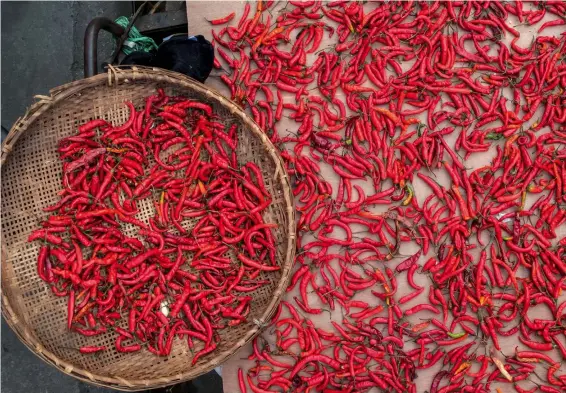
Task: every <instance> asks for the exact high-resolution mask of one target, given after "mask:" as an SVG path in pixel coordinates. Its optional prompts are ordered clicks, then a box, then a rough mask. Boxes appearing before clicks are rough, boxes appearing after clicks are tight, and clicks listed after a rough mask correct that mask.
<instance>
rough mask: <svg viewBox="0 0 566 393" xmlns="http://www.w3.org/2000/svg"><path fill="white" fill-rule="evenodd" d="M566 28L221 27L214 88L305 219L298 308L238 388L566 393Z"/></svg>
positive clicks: (499, 14) (340, 23) (429, 14)
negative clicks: (287, 183) (260, 146)
mask: <svg viewBox="0 0 566 393" xmlns="http://www.w3.org/2000/svg"><path fill="white" fill-rule="evenodd" d="M564 15H566V3H564V2H563V1H547V2H532V3H526V2H524V3H523V2H507V1H505V2H499V1H473V2H472V1H469V2H463V1H453V2H439V1H430V2H413V1H407V2H405V1H383V2H365V3H364V2H347V1H331V2H319V1H289V2H274V1H267V2H265V1H260V2H257V3H253V5H250V4H246V5H245V10H244V13H243V14H241V13H240V14H239V15H237V16H236V17H235V18H234V17H233V15H232V14H231V15H229V16H228V17H226V18H225V19H219V20H216V21H215V22H214V23H213V24H215V25H216V26H214V30H213V31H212V35H213V37H214V44H215V47H216V50H217V53H218V55H219V57H218V59H217V61H216V62H215V64H216V67H217V68H218V69H219V70H224V71H225V72H224V73H222V71H220V72H221V73H222V75H221V76H220V78H221V80H222V81H223V82H224V83H225V85H226V86H227V87H228V89H229V90H230V92H231V95H232V98H233V99H234V100H236V101H237V102H239V103H240V104H241V105H242V106H243V107H247V108H249V109H250V111H251V113H252V114H253V116H254V118H255V120H256V121H257V122H258V123H259V124H260V126H261V127H262V128H263V129H264V130H265V132H266V133H267V135H269V136H270V138H271V140H272V141H273V142H274V144H275V145H277V146H278V147H279V148H280V150H281V152H282V155H283V157H284V159H285V160H286V164H287V167H288V170H289V172H290V173H291V174H292V176H293V180H294V194H295V196H296V201H297V205H298V207H297V210H298V212H299V213H300V214H299V222H298V230H299V237H298V239H299V241H298V250H297V255H298V256H297V263H296V267H295V269H296V270H295V274H294V275H293V277H292V281H291V285H290V291H295V290H296V288H298V296H289V297H288V302H284V303H283V304H282V305H281V307H280V309H279V313H278V314H277V315H276V317H275V318H274V320H273V326H272V327H271V328H270V329H268V333H271V334H272V337H274V339H273V340H272V342H268V341H269V339H270V337H268V339H267V341H266V339H263V338H259V339H257V340H256V341H255V342H254V345H253V353H252V354H251V355H250V357H249V358H250V359H251V360H252V361H253V362H254V366H253V367H252V368H250V369H243V370H240V372H239V373H238V375H239V386H240V389H241V391H242V392H246V391H248V389H251V391H253V392H254V393H265V392H327V393H334V392H350V393H353V392H364V391H367V390H369V389H370V388H376V390H380V391H387V392H417V391H419V392H424V391H428V392H430V393H447V392H490V391H494V390H492V389H495V390H497V391H499V392H501V391H505V392H508V391H512V390H515V391H517V392H519V393H522V392H535V391H541V392H564V391H566V375H565V373H564V361H565V360H566V340H565V339H566V337H565V334H566V330H565V329H566V301H565V295H564V292H563V291H564V290H565V289H566V239H565V238H564V237H562V238H561V237H560V236H563V234H564V229H565V222H566V197H565V195H566V148H565V144H566V128H565V125H566V95H565V93H564V92H565V90H566V64H565V58H566V48H565V45H566V32H565V29H564V26H565V19H564ZM543 18H545V20H549V21H548V22H541V20H542V19H543ZM223 22H226V23H227V25H224V26H218V25H219V24H221V23H223ZM553 27H554V30H552V28H553ZM556 27H559V28H558V29H556ZM524 28H529V30H530V31H531V32H537V31H538V33H537V34H538V35H535V36H534V37H533V39H532V40H528V41H527V42H524V40H523V41H521V40H520V38H521V33H520V32H519V30H521V29H524ZM550 31H553V33H552V34H551V33H550ZM556 31H558V32H557V33H556ZM547 33H548V34H549V35H545V34H547ZM323 42H332V43H331V44H330V45H326V44H321V43H323ZM281 123H285V126H281ZM477 157H482V158H481V160H482V161H480V162H481V165H476V166H472V165H471V163H472V162H474V161H473V160H474V159H475V162H476V163H477V162H478V161H477ZM486 157H487V158H486ZM335 179H337V181H334V180H335ZM415 244H416V245H417V246H418V248H416V249H413V251H412V252H410V253H409V252H406V251H405V250H407V248H408V246H410V245H413V247H415ZM401 280H402V281H403V282H405V281H406V282H408V286H409V287H410V290H407V289H406V288H399V285H398V282H400V281H401ZM368 294H369V295H368ZM401 294H402V295H401ZM534 310H537V313H538V314H539V317H536V318H533V317H532V315H533V311H534ZM529 311H530V312H529ZM541 311H542V312H541ZM540 315H543V316H542V317H541V316H540ZM323 320H325V321H328V322H327V323H326V325H329V326H331V329H329V328H328V327H324V328H321V321H323ZM510 340H511V341H510ZM503 341H505V342H507V343H509V342H511V343H512V346H511V348H515V347H516V350H515V351H512V350H511V351H509V350H504V349H503V348H502V345H501V342H503ZM506 348H509V346H507V347H506ZM429 368H430V369H434V370H437V373H436V374H435V377H434V378H433V379H432V383H428V384H424V383H422V382H421V383H420V385H419V386H418V387H417V384H419V380H418V379H417V377H418V375H419V373H422V372H423V371H421V370H423V369H429ZM423 382H425V381H423ZM498 386H499V387H498ZM496 387H497V389H496ZM500 389H501V390H500Z"/></svg>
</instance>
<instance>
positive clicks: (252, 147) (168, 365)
mask: <svg viewBox="0 0 566 393" xmlns="http://www.w3.org/2000/svg"><path fill="white" fill-rule="evenodd" d="M159 87H160V88H163V89H164V90H165V92H166V93H167V94H169V95H185V96H187V97H190V98H195V99H198V100H201V101H204V102H208V103H210V104H211V105H212V106H213V108H214V113H215V114H216V115H218V116H219V118H220V120H221V121H223V122H225V123H236V124H238V125H239V129H238V136H239V144H238V151H237V155H238V160H239V162H240V163H245V162H249V161H253V162H254V163H256V164H257V165H258V166H259V167H260V168H261V169H262V172H263V176H264V180H265V184H266V187H267V189H268V190H269V192H270V193H271V195H272V196H273V203H272V205H271V206H270V207H269V208H268V209H267V210H266V211H265V212H264V220H265V221H266V222H272V223H277V224H279V226H278V228H276V229H274V230H273V234H274V238H275V240H276V243H277V254H276V256H277V263H278V264H279V265H280V266H283V264H285V263H286V259H289V258H288V255H289V242H288V239H289V238H290V233H289V229H288V228H289V215H288V211H289V210H288V205H289V203H290V202H289V198H286V194H285V193H286V192H288V190H285V189H284V182H283V181H282V180H281V178H282V175H283V174H282V173H279V172H280V171H276V165H277V164H276V160H275V159H274V157H273V155H272V154H270V153H269V151H268V147H267V146H266V145H265V143H264V142H263V141H262V139H261V138H260V137H259V136H258V135H257V134H256V133H255V132H254V131H253V130H252V129H251V128H250V127H249V126H248V123H246V121H244V120H243V118H242V117H241V116H240V114H237V113H233V111H231V110H230V108H228V107H226V106H224V105H223V104H222V103H221V102H220V101H219V100H218V99H216V98H215V96H214V95H211V94H203V93H202V92H199V91H195V90H193V89H190V88H188V87H187V86H182V85H178V84H175V83H171V82H155V81H154V80H135V81H129V83H122V84H120V85H118V86H108V84H106V83H99V84H98V85H95V86H90V87H88V88H86V89H82V90H81V91H80V93H75V94H73V95H70V96H68V97H66V98H65V99H64V100H61V101H59V102H57V103H55V104H54V105H52V106H51V107H50V108H48V109H47V110H46V111H44V112H43V113H41V114H40V115H39V117H38V118H37V119H36V120H35V121H33V122H32V123H31V124H30V125H29V126H27V129H25V132H23V133H22V135H21V137H20V138H19V139H18V140H17V142H16V143H15V144H14V146H13V150H12V151H11V152H10V153H9V155H8V156H7V157H6V160H5V162H4V165H3V167H2V177H3V182H2V183H3V184H2V191H1V196H2V201H1V203H2V242H3V251H4V253H6V254H5V256H6V257H5V258H3V259H4V260H3V264H2V291H3V296H4V297H5V299H4V300H5V301H7V302H8V303H9V305H10V307H11V309H12V311H13V314H14V315H13V317H14V318H15V319H16V320H17V322H16V321H12V322H16V323H12V326H14V327H15V328H16V330H20V331H19V332H18V333H20V336H24V337H25V336H26V335H29V336H30V337H27V341H28V342H27V344H28V345H29V346H30V347H31V348H32V349H34V347H35V348H36V349H37V348H41V347H43V348H45V349H46V350H47V351H48V352H50V353H51V354H52V355H53V357H54V358H53V359H49V356H48V360H52V361H53V362H55V363H57V360H60V361H63V362H64V363H67V364H66V365H65V364H63V365H62V366H63V367H61V366H60V368H65V367H66V368H67V371H69V366H71V367H72V368H73V369H74V371H75V372H78V373H79V374H82V375H87V376H88V373H91V374H94V375H96V376H100V377H102V379H105V378H110V379H114V378H117V379H118V380H120V379H124V380H127V381H128V383H127V384H126V385H128V384H130V383H131V384H136V383H138V382H136V381H144V382H140V383H143V384H144V385H146V384H147V383H148V381H153V382H152V383H151V384H152V385H154V386H158V385H160V383H158V382H156V380H161V384H167V383H168V382H169V380H170V379H176V380H180V379H183V380H185V379H191V378H194V377H196V376H198V375H199V374H202V373H204V372H207V371H209V370H210V369H211V368H213V367H215V366H216V365H217V364H218V363H220V362H221V361H222V360H224V358H226V356H227V355H228V354H229V353H230V352H234V351H235V350H236V349H237V348H238V347H240V346H242V345H243V344H245V342H246V341H248V340H249V339H250V338H251V336H250V335H249V332H250V331H251V330H254V329H255V330H257V327H256V326H255V324H254V322H253V321H254V319H259V320H262V318H265V317H266V316H268V315H267V314H268V313H270V312H271V311H273V310H268V308H269V306H270V304H272V300H273V298H274V292H275V291H276V290H277V288H280V290H282V288H281V285H280V284H281V281H282V280H283V279H284V277H283V276H284V275H286V274H287V273H288V269H285V270H283V269H282V270H281V271H278V272H269V273H262V275H260V277H259V278H260V279H266V280H269V282H270V283H269V284H268V285H266V286H263V287H262V288H260V289H259V290H257V291H255V292H253V293H252V294H251V295H252V296H253V297H254V301H253V303H252V309H251V312H250V314H249V317H248V321H249V322H248V323H245V324H241V325H239V326H236V327H231V328H227V329H224V330H222V331H220V334H221V338H222V341H221V342H220V344H219V346H218V349H217V350H216V351H214V352H212V353H211V354H209V355H207V356H205V357H203V358H202V359H201V360H199V362H198V363H197V364H196V365H195V366H194V367H191V366H190V364H191V359H192V357H193V353H191V352H190V351H189V349H188V346H187V342H186V341H185V340H183V341H181V340H180V339H178V338H176V339H175V342H174V345H173V349H172V352H171V355H170V356H169V357H167V358H160V357H157V356H155V355H153V354H151V353H150V352H148V351H147V350H142V351H141V352H139V353H135V354H120V353H118V352H116V351H115V350H114V349H113V348H114V340H115V333H113V332H111V331H110V332H108V333H106V334H104V335H100V336H97V337H84V336H82V335H80V334H77V333H71V332H69V331H68V330H67V328H66V305H67V298H66V297H64V298H60V297H56V296H55V295H53V294H52V293H51V290H50V288H49V286H48V285H47V284H46V283H44V282H43V281H42V280H41V279H40V278H39V276H38V275H37V272H36V258H37V252H38V249H39V245H38V244H37V242H34V243H28V242H27V237H28V235H29V233H30V232H31V231H32V230H33V229H35V228H37V227H38V225H39V223H40V222H41V221H42V220H44V219H46V218H47V217H48V213H45V212H43V211H42V208H43V207H44V206H47V205H50V204H52V203H55V202H56V201H58V199H59V197H58V195H57V192H58V191H59V190H60V189H61V162H60V160H59V158H58V154H57V144H58V141H59V140H60V139H61V138H63V137H66V136H69V135H71V134H74V133H75V132H76V128H77V126H79V125H80V124H83V123H85V122H86V121H88V120H91V119H94V118H103V119H105V120H107V121H110V122H112V123H113V124H114V125H118V124H122V123H123V122H125V121H126V120H127V118H128V116H129V111H128V109H127V107H126V106H125V105H124V101H126V100H128V101H131V102H132V103H133V104H134V105H135V106H136V108H137V109H139V108H140V107H142V106H143V105H144V98H145V97H146V96H148V95H150V94H153V93H154V92H155V89H156V88H159ZM139 207H140V213H139V214H138V215H137V216H136V217H137V218H138V219H141V220H142V221H146V220H147V218H149V217H150V216H152V215H153V214H154V212H153V206H152V204H151V203H147V204H145V206H142V204H140V206H139ZM146 222H147V221H146ZM291 262H292V261H291ZM271 308H273V305H272V306H271ZM126 320H127V318H124V319H123V322H121V323H125V322H126ZM9 322H10V321H9ZM121 323H119V325H120V324H121ZM24 331H25V332H24ZM24 341H26V339H24ZM84 345H107V346H108V348H111V350H108V351H104V352H102V353H99V354H95V355H83V354H81V353H79V352H78V350H77V349H78V348H79V347H81V346H84ZM199 349H200V348H199V346H196V348H195V350H196V351H198V350H199ZM83 371H84V372H86V373H84V374H83ZM95 379H96V378H95ZM171 383H172V382H171Z"/></svg>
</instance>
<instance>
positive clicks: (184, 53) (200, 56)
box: [121, 35, 214, 82]
mask: <svg viewBox="0 0 566 393" xmlns="http://www.w3.org/2000/svg"><path fill="white" fill-rule="evenodd" d="M213 62H214V49H213V48H212V45H211V44H210V42H209V41H207V40H206V39H205V38H204V37H203V36H202V35H197V36H196V37H190V38H188V37H184V36H173V37H171V38H170V39H168V40H166V41H164V42H163V43H162V44H161V45H160V46H159V48H158V49H157V52H150V53H147V52H133V53H131V54H129V55H128V56H126V58H125V59H124V60H123V61H122V63H121V64H123V65H143V66H151V67H160V68H164V69H167V70H171V71H176V72H180V73H181V74H185V75H187V76H190V77H191V78H193V79H196V80H198V81H199V82H204V81H205V80H206V78H208V75H210V71H211V70H212V63H213Z"/></svg>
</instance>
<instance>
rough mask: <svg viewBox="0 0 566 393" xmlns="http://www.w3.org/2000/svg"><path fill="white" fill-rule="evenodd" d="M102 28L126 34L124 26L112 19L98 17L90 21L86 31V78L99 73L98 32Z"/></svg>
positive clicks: (116, 34) (118, 33)
mask: <svg viewBox="0 0 566 393" xmlns="http://www.w3.org/2000/svg"><path fill="white" fill-rule="evenodd" d="M101 29H102V30H105V31H108V32H109V33H112V34H114V35H115V36H118V37H120V36H122V34H124V28H123V27H122V26H120V25H119V24H116V23H114V21H112V20H111V19H108V18H104V17H97V18H94V19H93V20H91V21H90V23H89V24H88V26H87V28H86V31H85V40H84V74H85V78H88V77H91V76H94V75H96V74H98V32H99V31H100V30H101Z"/></svg>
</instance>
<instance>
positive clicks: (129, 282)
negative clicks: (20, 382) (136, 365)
mask: <svg viewBox="0 0 566 393" xmlns="http://www.w3.org/2000/svg"><path fill="white" fill-rule="evenodd" d="M126 104H127V105H128V107H129V109H130V117H129V120H128V121H127V122H126V123H124V124H123V125H121V126H117V127H115V126H112V125H111V124H109V123H107V122H106V121H104V120H93V121H90V122H88V123H86V124H84V125H81V126H80V127H79V129H78V133H77V134H76V135H72V136H69V137H67V138H64V139H62V140H61V141H60V144H59V154H60V158H61V160H62V161H63V176H62V183H63V184H62V185H63V188H62V190H61V192H60V195H61V199H60V201H59V202H57V203H56V204H55V205H53V206H50V207H48V208H45V209H44V210H45V211H47V212H52V213H53V215H51V216H49V218H48V219H47V220H45V221H43V222H42V225H41V228H39V229H37V230H35V231H34V232H33V233H32V234H31V235H30V237H29V241H33V240H36V241H38V242H41V243H42V246H41V247H40V251H39V256H38V264H37V272H38V274H39V276H40V277H41V278H42V279H43V280H44V281H46V282H47V283H49V285H50V286H51V289H52V291H53V293H54V294H55V295H56V296H61V297H67V299H68V323H67V327H68V328H69V329H70V330H72V331H74V332H77V333H79V334H82V335H85V336H97V335H100V334H104V333H106V332H111V331H113V332H114V333H115V337H116V343H115V347H116V350H117V351H118V352H137V351H139V350H141V349H142V348H145V349H147V350H149V351H151V352H152V353H154V354H156V355H160V356H168V355H169V354H170V353H171V350H172V346H173V342H174V340H175V338H177V337H179V338H185V337H186V339H187V342H188V347H189V348H190V350H191V351H193V352H194V353H195V356H194V358H193V364H195V363H196V362H197V361H198V359H199V358H201V357H202V356H204V355H206V354H208V353H211V352H212V351H214V349H215V348H216V347H217V345H218V344H219V342H220V341H221V332H220V330H221V329H223V328H226V327H232V326H237V325H239V324H241V323H243V322H245V321H246V320H247V316H248V314H249V313H250V309H251V304H252V301H253V292H254V291H255V290H256V289H258V288H260V287H262V286H263V285H264V284H266V282H267V280H266V279H265V278H266V277H265V276H264V273H263V272H270V271H275V270H278V269H279V267H278V266H277V265H276V261H275V241H274V236H273V234H272V232H271V231H272V228H274V227H276V226H277V225H276V224H273V223H268V222H265V221H264V220H263V217H262V213H263V211H264V210H265V209H267V208H268V207H269V205H270V204H271V195H270V194H269V192H268V191H267V189H266V187H265V185H264V180H263V177H262V173H261V170H260V168H259V167H258V166H257V165H256V164H255V163H253V162H247V163H245V164H244V165H240V164H239V163H238V160H237V156H236V149H237V145H238V137H237V133H238V129H237V125H236V124H233V125H232V124H228V125H225V124H223V123H221V122H220V121H219V119H217V118H216V117H215V116H214V115H213V114H212V108H211V107H210V106H208V105H207V104H204V103H200V102H195V101H193V100H189V99H187V98H184V97H177V96H171V97H170V96H167V95H165V93H164V91H162V90H158V94H157V95H153V96H149V97H147V99H146V102H145V107H144V108H141V110H139V111H137V110H136V108H135V107H134V106H133V105H132V104H131V103H129V102H127V103H126ZM140 210H142V211H145V212H147V211H154V212H155V215H154V216H153V217H150V218H149V220H143V221H142V220H140V219H138V218H136V215H138V213H140ZM146 215H147V213H145V214H140V215H138V216H139V217H143V216H146ZM236 256H237V258H236ZM265 274H268V273H265ZM77 349H79V350H80V352H81V353H84V354H91V353H96V352H99V351H104V350H106V346H88V347H81V348H77Z"/></svg>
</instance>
